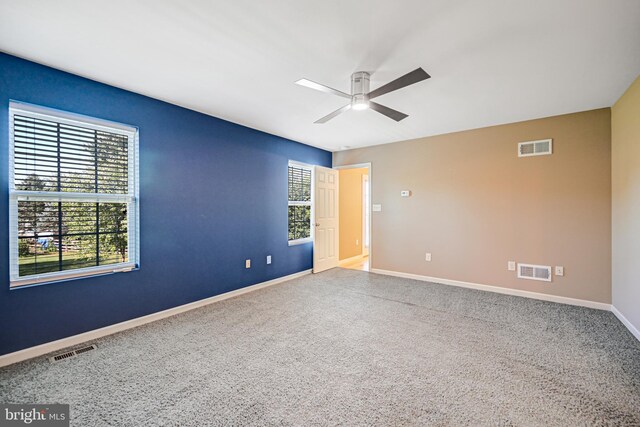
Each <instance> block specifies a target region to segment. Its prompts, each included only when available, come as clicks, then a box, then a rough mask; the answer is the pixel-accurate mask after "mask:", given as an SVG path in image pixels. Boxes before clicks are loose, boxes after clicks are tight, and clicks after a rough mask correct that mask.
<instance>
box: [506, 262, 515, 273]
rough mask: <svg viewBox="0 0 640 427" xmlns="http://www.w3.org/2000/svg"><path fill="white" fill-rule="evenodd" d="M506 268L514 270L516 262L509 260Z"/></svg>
mask: <svg viewBox="0 0 640 427" xmlns="http://www.w3.org/2000/svg"><path fill="white" fill-rule="evenodd" d="M507 270H509V271H516V262H515V261H509V262H508V263H507Z"/></svg>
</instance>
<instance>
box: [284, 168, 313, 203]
mask: <svg viewBox="0 0 640 427" xmlns="http://www.w3.org/2000/svg"><path fill="white" fill-rule="evenodd" d="M289 201H290V202H310V201H311V170H309V169H305V168H301V167H294V166H289Z"/></svg>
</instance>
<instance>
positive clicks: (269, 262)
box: [267, 255, 271, 264]
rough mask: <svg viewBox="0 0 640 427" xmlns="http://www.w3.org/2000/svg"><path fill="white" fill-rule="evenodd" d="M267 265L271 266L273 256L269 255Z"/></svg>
mask: <svg viewBox="0 0 640 427" xmlns="http://www.w3.org/2000/svg"><path fill="white" fill-rule="evenodd" d="M267 264H271V255H267Z"/></svg>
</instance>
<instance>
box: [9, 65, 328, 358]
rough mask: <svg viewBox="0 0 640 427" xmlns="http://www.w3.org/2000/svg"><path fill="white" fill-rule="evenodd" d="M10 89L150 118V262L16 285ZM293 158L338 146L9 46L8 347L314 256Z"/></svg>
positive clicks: (107, 321) (62, 103) (144, 218)
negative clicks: (291, 228) (291, 206)
mask: <svg viewBox="0 0 640 427" xmlns="http://www.w3.org/2000/svg"><path fill="white" fill-rule="evenodd" d="M167 84H170V82H167ZM9 100H16V101H22V102H27V103H31V104H36V105H41V106H44V107H50V108H56V109H59V110H63V111H68V112H71V113H77V114H83V115H87V116H92V117H97V118H100V119H105V120H111V121H115V122H120V123H126V124H130V125H134V126H137V127H138V128H139V129H140V240H141V246H140V248H141V250H140V263H141V268H140V270H138V271H133V272H130V273H118V274H111V275H106V276H100V277H92V278H84V279H76V280H71V281H67V282H60V283H54V284H47V285H42V286H34V287H30V288H23V289H14V290H10V289H9V238H8V231H9V218H8V203H9V191H8V187H9V184H8V182H9V176H8V164H9V158H8V155H9V150H8V143H9V141H8V138H9V136H8V134H9V131H8V114H9V113H8V107H9ZM290 159H291V160H297V161H300V162H305V163H310V164H317V165H322V166H329V167H330V166H331V153H330V152H328V151H323V150H320V149H317V148H313V147H309V146H307V145H303V144H300V143H297V142H294V141H290V140H287V139H284V138H280V137H277V136H273V135H269V134H267V133H264V132H260V131H257V130H253V129H249V128H246V127H243V126H240V125H236V124H233V123H229V122H227V121H224V120H221V119H217V118H215V117H211V116H207V115H205V114H200V113H197V112H194V111H191V110H187V109H185V108H181V107H178V106H175V105H172V104H168V103H165V102H162V101H158V100H155V99H152V98H149V97H146V96H142V95H139V94H136V93H132V92H128V91H125V90H122V89H118V88H115V87H112V86H108V85H105V84H102V83H97V82H95V81H92V80H88V79H85V78H82V77H78V76H75V75H72V74H69V73H65V72H62V71H59V70H55V69H52V68H49V67H46V66H43V65H39V64H36V63H33V62H30V61H26V60H23V59H20V58H16V57H14V56H10V55H6V54H3V53H0V236H1V237H0V325H2V327H1V328H0V354H6V353H10V352H14V351H17V350H20V349H24V348H27V347H31V346H34V345H38V344H42V343H45V342H49V341H53V340H57V339H60V338H64V337H68V336H71V335H75V334H79V333H82V332H86V331H90V330H92V329H96V328H100V327H103V326H107V325H112V324H114V323H118V322H122V321H125V320H129V319H133V318H136V317H140V316H144V315H147V314H150V313H154V312H157V311H161V310H165V309H168V308H171V307H176V306H179V305H182V304H186V303H189V302H192V301H197V300H200V299H203V298H207V297H211V296H214V295H218V294H222V293H224V292H228V291H231V290H234V289H239V288H242V287H245V286H249V285H252V284H255V283H260V282H263V281H266V280H270V279H274V278H277V277H282V276H286V275H288V274H292V273H296V272H299V271H302V270H306V269H309V268H311V266H312V247H311V244H303V245H298V246H291V247H289V246H288V245H287V162H288V160H290ZM267 255H272V256H273V264H271V265H266V256H267ZM248 258H250V259H251V260H252V267H251V269H245V266H244V264H245V259H248Z"/></svg>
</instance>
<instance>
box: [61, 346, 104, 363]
mask: <svg viewBox="0 0 640 427" xmlns="http://www.w3.org/2000/svg"><path fill="white" fill-rule="evenodd" d="M97 348H98V347H96V345H95V344H92V345H90V346H88V347H82V348H79V349H77V350H72V351H67V352H65V353H61V354H57V355H55V356H52V357H50V358H49V361H51V362H58V361H60V360H65V359H70V358H72V357H76V356H78V355H80V354H82V353H86V352H87V351H91V350H95V349H97Z"/></svg>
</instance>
